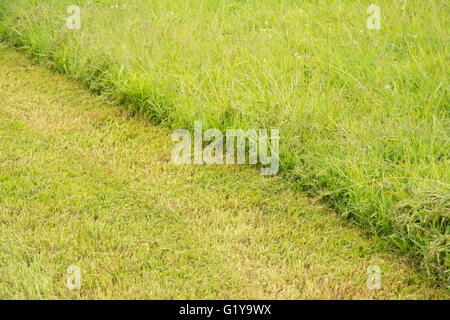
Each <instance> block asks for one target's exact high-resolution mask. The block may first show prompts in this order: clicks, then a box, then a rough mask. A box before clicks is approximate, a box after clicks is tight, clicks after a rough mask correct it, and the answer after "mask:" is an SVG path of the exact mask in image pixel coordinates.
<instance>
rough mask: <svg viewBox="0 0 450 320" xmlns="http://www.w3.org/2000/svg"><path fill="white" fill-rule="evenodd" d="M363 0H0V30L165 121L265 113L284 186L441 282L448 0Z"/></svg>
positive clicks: (445, 270)
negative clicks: (371, 14) (71, 14)
mask: <svg viewBox="0 0 450 320" xmlns="http://www.w3.org/2000/svg"><path fill="white" fill-rule="evenodd" d="M371 2H372V1H297V0H295V1H289V0H283V1H262V2H261V1H256V0H248V1H238V0H230V1H219V0H205V1H196V0H183V1H156V0H155V1H151V0H148V1H131V0H124V1H113V0H110V1H108V0H99V1H84V0H83V1H81V0H80V1H73V0H58V1H56V0H55V1H51V0H42V1H39V3H38V2H36V1H33V0H16V1H9V0H0V12H1V13H0V34H1V35H2V36H3V38H5V39H8V40H10V41H13V42H15V43H16V44H17V45H18V46H19V47H21V48H24V49H26V50H27V51H29V52H30V53H32V54H33V55H34V56H36V57H38V58H39V59H41V60H43V61H50V62H51V64H52V65H53V66H54V68H55V69H57V70H59V71H62V72H64V73H67V74H69V75H71V76H72V77H74V78H76V79H79V80H80V81H82V82H83V83H84V84H85V85H86V86H88V87H89V88H90V89H92V90H94V91H97V92H103V93H106V94H108V95H110V96H111V97H112V98H114V99H116V100H117V101H119V102H121V103H123V104H125V105H127V106H129V109H130V110H131V111H132V112H136V113H141V114H143V115H145V117H146V118H147V119H149V120H151V121H153V122H157V123H163V124H165V125H167V126H169V127H170V128H179V127H188V128H191V127H192V125H193V122H194V121H195V120H202V121H203V123H204V127H205V128H207V127H215V128H220V129H225V128H229V127H235V128H244V129H245V128H259V127H277V128H280V131H281V140H280V143H281V149H280V153H281V157H282V159H281V160H282V161H281V165H282V173H283V176H284V177H285V179H286V180H289V181H290V182H291V183H292V186H293V187H295V188H296V189H298V190H301V191H307V192H308V193H309V194H310V195H312V196H313V197H317V199H321V200H325V201H327V203H329V204H331V205H332V206H333V207H334V208H336V210H337V211H338V212H339V213H340V214H342V215H343V216H344V217H347V218H348V219H350V220H352V221H354V222H355V223H357V224H359V225H361V226H363V227H364V228H365V229H366V230H367V231H368V232H370V233H372V234H377V235H380V236H382V237H384V238H385V239H388V240H389V241H390V243H392V244H393V246H394V247H395V248H396V249H397V250H398V251H399V252H403V253H408V254H409V255H411V256H414V257H415V258H416V261H418V262H419V263H420V265H421V267H422V268H423V269H424V270H426V272H427V273H428V274H433V275H436V276H438V277H439V278H441V279H442V280H443V282H444V283H446V284H447V285H448V281H449V270H450V258H449V256H448V251H449V247H450V246H449V238H450V235H449V234H450V227H449V215H450V201H449V200H450V197H449V194H450V190H449V180H450V179H449V172H450V170H449V167H450V161H449V152H448V150H449V148H448V136H449V135H448V133H449V130H448V128H449V127H450V126H449V116H448V105H449V97H448V74H449V72H448V60H449V50H448V40H449V37H448V21H449V12H450V11H449V8H448V3H447V1H444V0H438V1H433V0H426V1H422V0H412V1H405V2H403V1H395V2H394V1H377V3H378V4H379V5H380V7H381V10H382V11H381V14H382V16H381V17H382V20H381V26H382V29H381V30H367V28H366V19H367V17H368V14H367V13H366V8H367V7H368V6H369V4H370V3H371ZM118 3H119V6H116V4H118ZM72 4H78V5H79V6H80V7H81V8H82V29H81V30H80V31H69V30H67V28H65V18H66V17H67V16H68V14H67V13H66V8H67V7H68V6H69V5H72Z"/></svg>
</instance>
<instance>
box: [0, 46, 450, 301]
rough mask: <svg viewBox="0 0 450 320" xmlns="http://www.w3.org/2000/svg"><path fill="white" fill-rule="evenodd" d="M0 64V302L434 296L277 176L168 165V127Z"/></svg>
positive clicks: (26, 64)
mask: <svg viewBox="0 0 450 320" xmlns="http://www.w3.org/2000/svg"><path fill="white" fill-rule="evenodd" d="M0 61H2V63H0V105H1V109H0V139H1V141H2V143H1V144H0V235H1V241H0V298H2V299H5V298H9V299H11V298H16V299H17V298H19V299H23V298H26V299H42V298H45V299H49V298H56V299H61V298H63V299H66V298H80V299H88V298H90V299H92V298H95V299H105V298H120V299H122V298H127V299H162V298H165V299H173V298H177V299H180V298H191V299H195V298H198V299H208V298H209V299H212V298H225V299H227V298H228V299H237V298H242V299H245V298H247V299H252V298H253V299H261V298H266V299H269V298H272V299H276V298H278V299H283V298H284V299H295V298H310V299H311V298H329V299H346V298H353V299H356V298H368V299H382V298H394V299H395V298H399V299H406V298H409V299H411V298H444V297H445V296H446V291H445V289H444V288H438V287H435V285H434V284H433V283H431V282H428V281H424V280H423V277H422V275H421V274H420V273H418V272H417V271H415V270H414V269H413V268H412V267H411V265H410V262H409V261H408V260H407V259H406V258H405V257H398V256H396V255H393V254H389V253H387V252H386V248H385V246H384V245H383V242H381V241H380V240H379V239H377V238H373V239H368V238H367V237H365V236H364V235H363V234H362V232H360V231H358V230H355V229H354V228H351V227H350V226H349V225H348V223H346V222H345V221H344V220H342V219H340V218H339V217H337V216H336V215H335V214H334V213H333V212H332V211H330V210H327V209H325V208H323V207H318V206H317V205H311V204H310V203H309V200H308V199H307V198H305V197H301V196H299V195H298V194H297V193H296V192H294V191H292V190H291V188H290V186H289V184H287V183H286V182H285V181H283V180H282V179H280V178H276V177H274V178H270V179H267V178H264V177H262V176H260V175H258V173H257V170H255V169H248V168H247V169H246V168H244V167H236V166H225V167H224V166H195V167H193V166H177V165H174V164H172V163H171V162H170V152H171V148H170V146H171V142H170V131H169V130H167V129H164V128H161V127H154V126H151V125H148V124H147V123H146V122H145V121H143V120H142V119H140V118H139V117H134V118H130V117H129V114H128V113H126V112H123V111H120V108H119V107H118V106H115V105H112V104H110V103H105V102H103V101H102V99H101V98H99V97H96V96H94V95H92V94H89V93H88V92H86V91H85V90H83V89H82V88H80V86H79V85H77V84H74V83H73V82H71V81H67V79H64V77H62V76H60V75H56V74H53V73H51V72H49V71H47V70H45V69H43V68H42V67H40V66H38V65H35V64H33V63H32V62H31V61H30V60H29V59H28V58H26V57H24V56H23V55H21V54H18V53H17V52H14V51H13V50H11V49H10V48H6V47H5V46H1V45H0ZM69 265H77V266H79V267H80V269H81V273H82V286H81V290H79V291H77V290H74V291H70V290H69V289H68V288H67V287H66V279H67V275H66V268H67V267H68V266H69ZM370 265H377V266H379V267H380V269H381V271H382V274H381V288H380V290H369V289H368V288H367V287H366V281H367V278H368V275H367V272H366V270H367V268H368V267H369V266H370Z"/></svg>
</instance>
